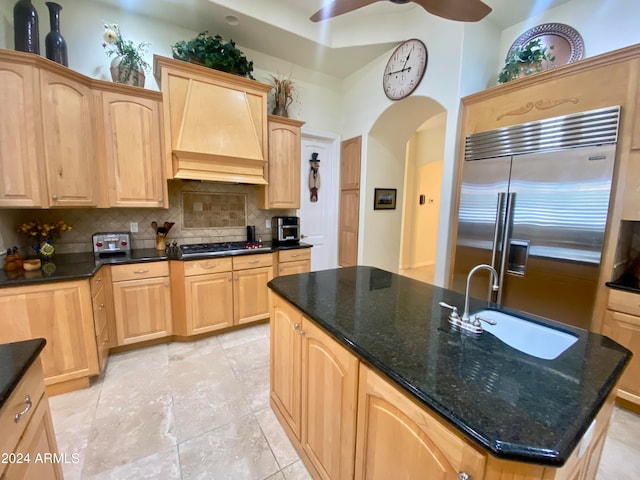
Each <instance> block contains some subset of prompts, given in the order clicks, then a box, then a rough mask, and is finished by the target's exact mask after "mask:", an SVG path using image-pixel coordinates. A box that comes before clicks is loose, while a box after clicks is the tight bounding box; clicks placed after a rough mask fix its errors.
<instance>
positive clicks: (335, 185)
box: [300, 125, 340, 268]
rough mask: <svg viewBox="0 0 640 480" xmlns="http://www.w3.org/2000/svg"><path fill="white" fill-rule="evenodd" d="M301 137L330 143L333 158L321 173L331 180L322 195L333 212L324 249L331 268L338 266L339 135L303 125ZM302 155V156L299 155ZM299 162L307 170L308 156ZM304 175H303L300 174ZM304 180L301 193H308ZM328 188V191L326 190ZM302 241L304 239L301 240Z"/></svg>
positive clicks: (303, 169) (303, 139)
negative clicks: (330, 262)
mask: <svg viewBox="0 0 640 480" xmlns="http://www.w3.org/2000/svg"><path fill="white" fill-rule="evenodd" d="M301 134H302V136H301V139H302V142H304V141H305V140H320V141H324V142H327V143H331V157H332V159H335V161H332V162H331V163H330V166H329V168H326V167H324V166H323V168H322V175H323V176H330V177H331V178H332V179H333V181H332V182H331V187H332V188H331V189H323V192H322V196H323V197H324V198H326V202H327V203H326V206H325V208H328V209H330V210H329V211H331V212H335V221H333V222H329V225H327V235H326V237H325V238H326V244H325V245H326V249H327V252H328V254H329V255H330V257H331V259H332V268H337V267H338V223H339V221H340V219H339V208H338V207H339V199H340V135H338V134H336V133H333V132H327V131H324V130H316V129H313V128H307V127H305V126H304V125H303V126H302V128H301ZM301 157H302V156H301ZM300 162H301V171H302V172H308V171H309V159H308V158H300ZM302 177H304V175H303V176H302ZM325 184H328V182H326V183H324V182H323V183H322V186H321V188H323V187H324V185H325ZM306 185H307V183H306V181H305V182H303V184H302V185H301V187H302V188H301V195H305V194H308V189H307V188H306ZM328 190H329V191H328ZM303 241H304V240H303Z"/></svg>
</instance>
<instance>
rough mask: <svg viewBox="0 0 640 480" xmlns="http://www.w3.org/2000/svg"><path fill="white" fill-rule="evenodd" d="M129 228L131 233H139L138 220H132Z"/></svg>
mask: <svg viewBox="0 0 640 480" xmlns="http://www.w3.org/2000/svg"><path fill="white" fill-rule="evenodd" d="M129 230H130V231H131V233H138V222H131V224H130V225H129Z"/></svg>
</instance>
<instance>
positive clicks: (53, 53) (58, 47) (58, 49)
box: [44, 2, 69, 67]
mask: <svg viewBox="0 0 640 480" xmlns="http://www.w3.org/2000/svg"><path fill="white" fill-rule="evenodd" d="M44 4H45V5H46V6H47V8H49V22H50V23H51V31H50V32H49V33H47V36H46V37H45V39H44V45H45V47H46V51H47V58H48V59H49V60H53V61H54V62H58V63H60V64H62V65H64V66H65V67H68V66H69V58H68V57H67V42H65V41H64V38H62V35H61V34H60V10H62V5H59V4H57V3H54V2H44Z"/></svg>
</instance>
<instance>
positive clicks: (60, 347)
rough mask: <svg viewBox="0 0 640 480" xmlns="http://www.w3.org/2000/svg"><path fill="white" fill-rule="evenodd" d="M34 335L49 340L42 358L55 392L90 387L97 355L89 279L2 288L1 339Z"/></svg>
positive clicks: (3, 341) (0, 306)
mask: <svg viewBox="0 0 640 480" xmlns="http://www.w3.org/2000/svg"><path fill="white" fill-rule="evenodd" d="M32 338H45V339H46V340H47V345H46V346H45V347H44V350H43V351H42V353H41V354H40V358H41V360H42V365H43V371H44V376H45V383H46V385H47V389H48V390H49V391H50V393H52V394H53V393H59V392H63V391H68V390H69V389H74V388H81V387H86V386H89V377H90V376H93V375H96V374H97V373H98V357H97V352H96V340H95V330H94V323H93V311H92V306H91V294H90V288H89V281H88V280H76V281H70V282H52V283H42V284H38V285H33V286H20V287H10V288H3V289H0V343H8V342H16V341H19V340H28V339H32ZM67 387H68V388H67Z"/></svg>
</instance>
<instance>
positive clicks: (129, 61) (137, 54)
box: [102, 23, 151, 86]
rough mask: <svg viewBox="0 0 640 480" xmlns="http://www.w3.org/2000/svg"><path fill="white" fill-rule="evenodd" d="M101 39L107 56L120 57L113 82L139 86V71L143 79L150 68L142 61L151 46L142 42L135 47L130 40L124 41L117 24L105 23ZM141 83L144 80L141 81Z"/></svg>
mask: <svg viewBox="0 0 640 480" xmlns="http://www.w3.org/2000/svg"><path fill="white" fill-rule="evenodd" d="M102 38H103V40H104V41H103V42H102V46H103V48H104V49H105V50H106V51H107V56H108V57H111V56H113V55H115V56H116V58H117V57H120V63H119V64H118V65H117V78H113V80H114V81H117V82H119V83H131V84H132V85H135V86H138V85H140V83H141V81H140V75H141V74H140V71H143V73H142V77H144V72H148V71H149V69H150V68H151V67H150V65H149V64H148V63H147V62H146V61H145V59H144V56H145V54H146V53H147V49H148V48H149V45H151V44H150V43H149V42H142V43H139V44H138V45H137V46H136V45H135V44H134V43H133V42H132V41H131V40H125V39H124V38H123V37H122V33H121V32H120V27H118V24H117V23H111V24H107V23H105V24H104V32H103V33H102ZM112 67H113V63H112ZM112 75H113V72H112ZM143 83H144V80H142V84H143ZM140 86H142V85H140Z"/></svg>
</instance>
